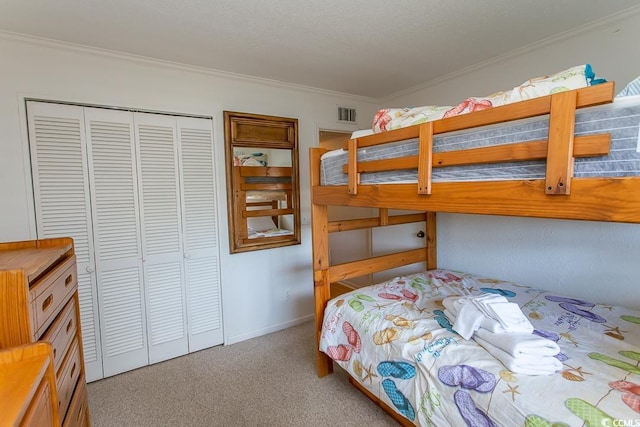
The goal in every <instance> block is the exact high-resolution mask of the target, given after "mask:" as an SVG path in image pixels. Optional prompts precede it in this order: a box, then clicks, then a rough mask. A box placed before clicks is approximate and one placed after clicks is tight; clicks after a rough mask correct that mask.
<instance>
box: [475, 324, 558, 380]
mask: <svg viewBox="0 0 640 427" xmlns="http://www.w3.org/2000/svg"><path fill="white" fill-rule="evenodd" d="M474 340H475V341H476V342H477V343H478V344H480V345H481V346H482V347H484V349H485V350H487V351H488V352H489V353H490V354H491V355H492V356H493V357H495V358H496V359H498V360H499V361H500V362H502V364H503V365H504V366H505V367H506V368H507V369H509V370H510V371H511V372H514V373H516V374H523V375H551V374H553V373H555V372H558V371H560V370H561V369H562V362H560V361H559V360H558V359H556V358H555V357H553V356H529V355H527V356H520V357H513V356H512V355H511V354H509V353H507V352H506V351H504V350H501V349H500V348H498V347H496V346H494V345H493V344H491V343H489V342H488V341H486V340H483V339H482V338H480V337H479V336H478V335H477V334H476V336H475V337H474Z"/></svg>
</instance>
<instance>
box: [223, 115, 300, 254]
mask: <svg viewBox="0 0 640 427" xmlns="http://www.w3.org/2000/svg"><path fill="white" fill-rule="evenodd" d="M224 135H225V148H226V149H225V153H226V165H227V206H228V208H227V209H228V216H229V248H230V249H229V250H230V252H231V253H237V252H246V251H254V250H259V249H269V248H276V247H281V246H289V245H297V244H300V182H299V172H298V119H291V118H285V117H274V116H265V115H260V114H251V113H238V112H232V111H225V112H224Z"/></svg>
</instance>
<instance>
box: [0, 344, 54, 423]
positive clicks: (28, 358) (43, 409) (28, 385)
mask: <svg viewBox="0 0 640 427" xmlns="http://www.w3.org/2000/svg"><path fill="white" fill-rule="evenodd" d="M0 413H1V414H2V417H0V427H5V426H6V427H8V426H25V427H26V426H59V425H60V422H59V418H58V396H57V395H56V376H55V373H54V372H53V351H52V348H51V345H50V344H48V343H44V342H38V343H35V344H28V345H25V346H19V347H13V348H11V349H10V350H0Z"/></svg>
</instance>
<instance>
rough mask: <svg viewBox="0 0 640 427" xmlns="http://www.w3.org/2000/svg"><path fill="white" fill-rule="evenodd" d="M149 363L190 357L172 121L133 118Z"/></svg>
mask: <svg viewBox="0 0 640 427" xmlns="http://www.w3.org/2000/svg"><path fill="white" fill-rule="evenodd" d="M134 121H135V126H136V139H137V142H138V165H139V168H138V170H139V174H138V179H139V181H138V182H139V187H140V215H141V220H142V242H143V245H142V248H143V258H144V281H145V292H146V293H145V295H146V301H147V328H148V331H147V335H148V342H149V361H150V363H155V362H160V361H162V360H166V359H169V358H172V357H176V356H180V355H183V354H186V353H188V352H189V347H188V341H187V313H186V307H185V287H184V261H183V249H182V228H181V222H182V219H181V215H182V212H181V209H180V197H179V194H180V185H179V182H178V179H179V173H178V144H177V136H176V118H175V117H173V116H164V115H159V114H145V113H135V115H134Z"/></svg>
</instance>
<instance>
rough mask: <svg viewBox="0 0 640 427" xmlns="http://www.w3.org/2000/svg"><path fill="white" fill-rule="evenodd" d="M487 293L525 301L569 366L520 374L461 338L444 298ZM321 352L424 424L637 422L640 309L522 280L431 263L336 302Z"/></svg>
mask: <svg viewBox="0 0 640 427" xmlns="http://www.w3.org/2000/svg"><path fill="white" fill-rule="evenodd" d="M481 293H499V294H500V295H504V296H505V297H507V299H508V300H509V301H511V302H516V303H518V305H519V306H520V307H521V309H522V311H523V313H524V314H525V315H526V316H527V317H528V318H529V320H530V321H531V323H532V324H533V326H534V328H535V329H536V330H535V331H534V332H536V333H538V334H540V335H543V336H545V337H548V338H550V339H552V340H554V341H556V342H557V344H558V345H559V347H560V349H561V353H559V354H558V356H557V357H558V359H559V360H560V361H561V362H562V369H561V371H559V372H557V373H554V374H551V375H539V376H529V375H521V374H515V373H513V372H510V371H509V370H508V369H507V368H506V367H505V366H504V365H502V364H501V363H500V362H499V361H498V360H497V359H495V358H494V357H493V356H491V354H489V353H488V352H487V351H486V350H485V349H484V348H483V347H481V346H480V345H479V344H477V343H476V342H475V341H474V340H473V339H471V340H468V341H467V340H464V339H462V338H461V337H460V336H459V335H458V334H456V333H455V332H454V330H453V329H452V326H451V322H450V319H448V318H447V317H446V316H445V314H444V308H443V306H442V299H443V298H445V297H447V296H451V295H478V294H481ZM320 350H321V351H323V352H324V353H326V354H327V355H329V356H330V357H331V358H332V359H334V360H335V361H336V362H337V363H338V364H339V365H340V366H341V367H343V368H344V369H346V370H347V371H348V372H349V374H350V375H351V376H352V377H353V378H354V379H355V380H357V381H358V382H359V383H361V384H362V385H363V386H365V387H366V388H367V389H368V390H370V391H371V392H372V393H373V394H375V395H376V396H378V397H379V398H380V399H381V400H382V401H384V402H385V403H387V404H388V405H389V406H390V407H391V408H394V409H395V410H396V411H397V412H398V413H400V414H402V415H403V416H404V417H406V418H407V419H409V420H411V421H412V422H413V423H414V424H416V425H423V426H430V425H435V426H451V425H456V426H458V425H465V424H466V425H469V426H516V425H518V426H530V427H533V426H536V427H537V426H552V425H553V426H559V425H568V426H583V425H588V426H614V425H634V424H629V423H633V422H634V420H640V367H639V363H640V312H639V311H634V310H630V309H626V308H623V307H616V306H611V305H602V304H595V303H592V302H589V301H584V300H581V299H576V298H568V297H565V296H563V295H558V294H556V293H553V292H547V291H542V290H539V289H534V288H531V287H526V286H522V285H518V284H515V283H510V282H504V281H499V280H493V279H489V278H484V277H478V276H473V275H470V274H466V273H459V272H454V271H448V270H432V271H428V272H426V273H422V274H417V275H412V276H407V277H399V278H395V279H393V280H390V281H387V282H384V283H381V284H378V285H374V286H370V287H366V288H362V289H357V290H355V291H352V292H350V293H347V294H344V295H341V296H339V297H337V298H335V299H333V300H331V301H329V303H328V306H327V308H326V310H325V317H324V324H323V328H322V335H321V341H320ZM623 422H626V423H627V424H623ZM562 423H563V424H562Z"/></svg>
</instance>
